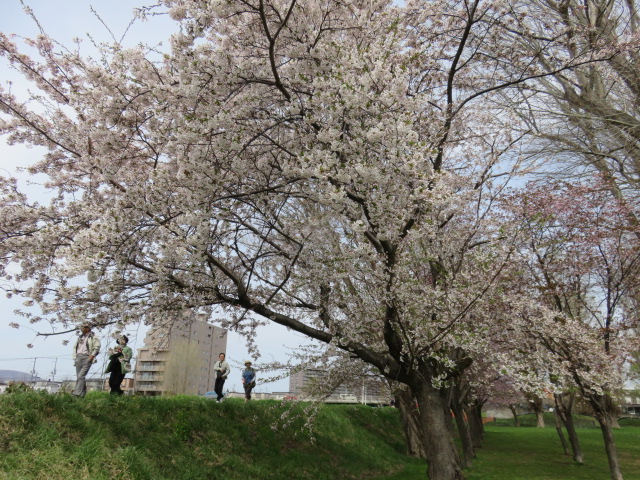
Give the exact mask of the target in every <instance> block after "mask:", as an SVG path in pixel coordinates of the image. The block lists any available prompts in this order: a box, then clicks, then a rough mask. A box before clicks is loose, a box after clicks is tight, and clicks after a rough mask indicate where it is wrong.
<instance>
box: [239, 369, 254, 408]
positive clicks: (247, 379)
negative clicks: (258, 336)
mask: <svg viewBox="0 0 640 480" xmlns="http://www.w3.org/2000/svg"><path fill="white" fill-rule="evenodd" d="M242 386H243V387H244V401H245V402H248V401H249V400H251V390H253V387H255V386H256V371H255V370H254V369H253V368H251V361H250V360H247V361H245V362H244V370H243V371H242Z"/></svg>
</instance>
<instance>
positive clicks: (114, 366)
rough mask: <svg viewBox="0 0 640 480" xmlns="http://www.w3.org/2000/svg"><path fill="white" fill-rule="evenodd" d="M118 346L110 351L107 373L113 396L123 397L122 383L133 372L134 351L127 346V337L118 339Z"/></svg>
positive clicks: (122, 336) (123, 336)
mask: <svg viewBox="0 0 640 480" xmlns="http://www.w3.org/2000/svg"><path fill="white" fill-rule="evenodd" d="M116 342H117V343H118V345H117V346H116V347H114V348H110V349H109V360H110V361H109V365H107V369H106V370H105V373H110V375H109V388H110V389H111V395H122V394H124V391H123V390H122V388H121V384H122V381H123V380H124V377H125V375H126V374H127V373H129V372H130V371H131V357H133V350H131V347H129V346H127V343H129V338H128V337H127V336H126V335H121V336H119V337H118V339H117V341H116Z"/></svg>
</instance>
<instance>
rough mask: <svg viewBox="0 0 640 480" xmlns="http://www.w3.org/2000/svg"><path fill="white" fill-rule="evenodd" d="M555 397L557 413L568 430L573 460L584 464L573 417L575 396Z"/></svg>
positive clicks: (571, 394) (564, 394)
mask: <svg viewBox="0 0 640 480" xmlns="http://www.w3.org/2000/svg"><path fill="white" fill-rule="evenodd" d="M553 397H554V400H555V404H556V413H557V414H558V416H559V417H560V419H561V420H562V423H563V424H564V428H566V429H567V435H568V436H569V442H571V450H572V451H573V460H574V461H575V462H577V463H580V464H582V463H583V462H584V456H583V454H582V448H581V447H580V441H579V440H578V432H576V428H575V425H574V424H573V415H572V410H573V401H574V398H575V394H573V393H560V394H558V393H557V394H554V395H553Z"/></svg>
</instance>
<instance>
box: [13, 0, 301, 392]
mask: <svg viewBox="0 0 640 480" xmlns="http://www.w3.org/2000/svg"><path fill="white" fill-rule="evenodd" d="M23 1H24V3H25V4H26V5H27V6H29V7H30V8H31V9H32V10H33V12H34V14H35V16H36V18H37V19H38V21H39V23H40V25H41V26H42V28H43V29H44V31H45V32H46V33H47V34H49V35H50V36H52V37H53V38H54V39H55V40H57V41H59V42H60V43H61V44H63V45H72V41H73V39H74V38H82V39H84V41H83V47H82V51H83V52H85V53H86V54H88V55H91V52H92V51H93V50H92V46H91V42H90V41H89V40H88V36H87V33H90V35H91V37H92V38H94V39H95V40H97V41H98V42H99V41H111V40H112V36H113V37H115V38H116V39H118V40H121V38H123V36H124V39H123V40H122V43H123V44H124V45H136V44H138V43H150V44H158V43H160V42H162V40H164V42H163V43H164V45H165V46H166V45H167V43H168V42H167V41H166V40H167V39H168V36H169V35H170V34H171V32H173V31H176V27H175V25H174V23H173V22H172V21H171V20H170V19H168V18H167V17H166V16H154V17H150V18H149V20H148V21H146V22H140V21H137V22H136V23H134V24H133V25H132V26H131V27H129V23H130V21H131V19H132V18H133V10H134V8H136V7H140V6H144V5H149V4H153V3H154V2H153V1H150V0H147V1H146V2H145V1H144V0H109V1H108V2H104V1H98V0H93V1H88V0H23ZM92 6H93V9H94V10H95V11H96V13H97V14H98V15H99V17H100V18H101V19H102V21H103V22H104V24H106V25H107V26H108V27H109V30H110V31H111V33H110V32H109V30H107V28H105V26H104V25H103V24H102V22H101V21H100V20H99V19H98V18H97V17H96V16H95V15H94V14H93V13H92V11H91V10H92ZM0 31H1V32H3V33H5V34H17V35H19V36H24V37H30V36H33V35H35V34H37V33H38V27H37V26H36V24H35V22H34V21H33V20H32V19H31V18H30V17H29V16H28V15H27V14H26V13H25V12H24V10H23V5H22V4H21V2H20V0H0ZM85 46H86V49H85ZM7 81H12V86H11V88H12V89H13V91H16V92H19V91H23V92H24V91H25V85H24V84H23V83H21V82H20V79H19V77H17V76H16V75H15V74H14V73H13V72H12V71H11V70H9V69H7V68H6V65H5V64H3V63H2V62H0V83H1V84H2V85H3V86H6V82H7ZM40 155H42V150H38V149H29V148H26V147H24V146H20V145H17V146H9V145H7V143H6V139H5V138H3V137H2V136H0V174H1V175H13V176H15V177H16V178H18V181H19V184H20V186H21V188H23V189H24V190H25V191H26V192H27V193H28V194H29V195H30V196H31V197H32V198H37V199H39V200H40V201H45V200H46V192H45V190H44V188H43V187H41V186H40V185H38V184H37V181H38V179H29V177H28V176H27V175H26V174H25V173H23V172H20V171H19V168H20V167H26V166H28V165H29V164H31V163H33V162H35V161H37V160H38V158H39V156H40ZM34 180H35V182H34ZM19 306H20V300H18V299H16V298H15V297H14V298H11V299H9V298H5V297H4V295H3V294H2V293H0V312H2V315H1V316H0V370H18V371H23V372H35V374H36V375H37V376H39V377H41V378H45V379H51V378H53V379H55V380H62V379H66V378H75V368H74V366H73V363H72V360H71V345H72V344H73V339H74V334H73V333H68V334H65V335H56V336H50V337H43V336H38V335H37V333H38V332H37V330H38V328H42V330H41V331H46V330H44V328H43V327H45V326H43V327H40V326H39V325H33V326H32V325H28V324H27V325H24V321H23V320H22V319H21V318H20V317H19V316H17V315H16V314H15V313H14V310H15V309H16V308H18V307H19ZM13 322H16V323H18V324H20V325H21V326H20V328H18V329H15V328H12V327H10V326H9V324H10V323H13ZM34 327H35V328H34ZM146 331H147V327H145V326H144V325H136V326H133V327H132V328H130V329H129V330H127V335H128V337H129V345H130V346H131V347H132V348H133V350H134V352H135V351H136V350H137V349H138V348H141V347H142V346H143V344H144V336H145V334H146ZM113 333H114V332H112V331H109V330H104V331H102V332H99V333H98V336H99V337H100V338H101V340H102V345H103V354H102V357H101V358H100V359H99V360H100V361H99V362H98V364H97V366H94V367H93V368H92V370H91V371H90V373H89V376H90V377H92V376H93V377H97V376H99V375H100V372H101V371H102V370H103V368H102V367H103V365H102V361H103V360H105V359H106V356H105V355H104V352H105V351H106V349H107V348H108V347H109V346H112V345H113V344H114V340H113V338H112V337H111V335H112V334H113ZM64 340H70V342H69V345H67V346H65V345H63V344H62V342H63V341H64ZM256 343H257V345H258V347H259V349H260V351H261V354H262V359H263V360H264V361H266V362H271V361H280V362H286V361H287V358H288V353H289V352H290V351H291V350H292V349H295V348H296V347H297V346H298V345H300V344H302V343H306V342H305V341H304V338H303V337H302V336H301V335H299V334H296V333H295V332H291V331H288V330H287V329H285V328H284V327H281V326H279V325H270V326H266V327H262V329H261V330H259V331H258V336H257V339H256ZM29 344H30V345H32V348H28V347H27V345H29ZM226 353H227V360H228V361H229V362H230V364H231V368H232V372H231V375H230V377H229V380H228V381H227V384H226V386H225V387H226V388H229V389H230V390H232V391H234V390H235V391H241V382H240V370H241V368H242V364H243V362H244V360H246V359H248V358H249V356H248V353H247V349H246V348H245V346H244V339H242V338H240V337H239V335H237V334H234V333H233V332H230V333H229V335H228V343H227V352H226ZM259 364H260V360H258V361H257V362H254V366H256V367H258V368H259ZM234 370H235V372H234ZM234 374H235V375H234ZM258 375H260V374H258ZM257 383H258V385H257V387H256V390H255V391H256V392H273V391H288V386H289V382H288V379H282V380H278V381H276V382H272V383H268V384H265V383H262V384H261V383H260V376H258V382H257Z"/></svg>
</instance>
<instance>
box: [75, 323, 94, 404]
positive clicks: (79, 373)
mask: <svg viewBox="0 0 640 480" xmlns="http://www.w3.org/2000/svg"><path fill="white" fill-rule="evenodd" d="M80 329H81V332H82V333H81V334H80V336H78V339H77V340H76V343H75V344H74V346H73V364H74V365H75V367H76V386H75V388H74V389H73V395H74V396H76V397H84V396H85V395H86V393H87V373H89V369H90V368H91V365H92V364H94V363H95V362H96V361H97V356H98V353H99V352H100V340H98V338H97V337H96V336H95V335H94V334H93V332H92V331H91V324H90V323H83V324H82V326H81V327H80Z"/></svg>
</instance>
